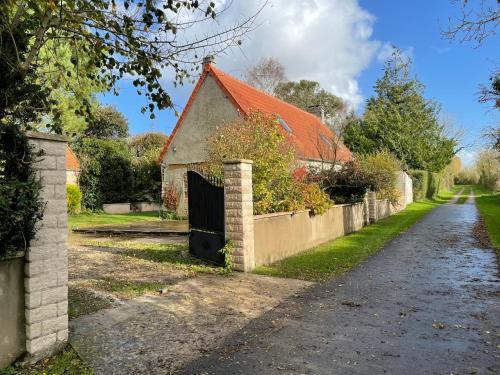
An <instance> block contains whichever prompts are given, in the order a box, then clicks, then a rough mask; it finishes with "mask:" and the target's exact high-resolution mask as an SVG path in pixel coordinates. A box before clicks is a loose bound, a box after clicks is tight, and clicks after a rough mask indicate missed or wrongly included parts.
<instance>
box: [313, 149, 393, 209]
mask: <svg viewBox="0 0 500 375" xmlns="http://www.w3.org/2000/svg"><path fill="white" fill-rule="evenodd" d="M399 170H400V163H399V161H398V160H397V159H396V158H395V157H394V156H393V155H392V154H391V153H389V152H387V151H377V152H375V153H373V154H370V155H362V156H359V157H358V159H357V160H351V161H348V162H346V163H344V164H342V165H341V166H336V167H335V168H331V169H330V170H327V171H322V172H320V173H319V174H317V175H316V176H314V173H313V177H312V178H313V179H316V180H319V181H321V185H322V186H323V188H324V189H325V191H327V192H328V194H329V195H330V198H331V199H333V200H334V201H335V202H336V203H355V202H360V201H362V200H363V199H364V196H365V193H366V192H367V191H368V190H372V191H376V192H377V196H378V197H379V198H381V199H388V200H389V201H390V202H392V203H396V202H397V201H398V199H399V196H400V194H399V191H398V190H397V189H396V178H397V176H396V172H397V171H399Z"/></svg>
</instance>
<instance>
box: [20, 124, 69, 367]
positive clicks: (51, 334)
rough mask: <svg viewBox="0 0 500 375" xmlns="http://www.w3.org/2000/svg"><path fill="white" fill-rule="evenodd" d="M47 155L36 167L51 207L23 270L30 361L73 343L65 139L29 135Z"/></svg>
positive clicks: (47, 204) (45, 135)
mask: <svg viewBox="0 0 500 375" xmlns="http://www.w3.org/2000/svg"><path fill="white" fill-rule="evenodd" d="M28 135H29V137H30V141H31V143H32V144H33V145H34V146H35V149H37V150H40V149H41V150H43V151H44V155H43V157H42V160H41V161H40V162H38V163H36V164H35V168H36V169H37V171H38V173H39V175H40V177H41V179H42V184H43V191H42V198H43V200H44V201H45V202H46V206H45V211H44V215H43V220H42V221H41V222H40V223H39V224H38V228H39V229H38V231H37V234H36V237H35V239H34V240H32V241H31V244H30V247H29V249H27V251H26V263H25V268H24V273H25V279H24V291H25V294H24V297H25V318H26V319H25V327H26V351H27V354H28V357H27V359H28V360H29V361H36V360H38V359H40V358H41V357H43V356H45V355H50V354H52V353H53V352H55V351H56V350H58V349H59V348H60V347H61V346H62V345H64V343H66V342H67V341H68V254H67V237H68V214H67V207H66V144H67V143H66V138H65V137H62V136H54V135H49V134H43V133H36V132H30V133H29V134H28Z"/></svg>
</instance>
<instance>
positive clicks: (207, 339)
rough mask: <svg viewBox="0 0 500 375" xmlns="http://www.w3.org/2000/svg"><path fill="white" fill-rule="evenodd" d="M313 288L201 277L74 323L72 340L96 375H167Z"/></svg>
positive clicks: (288, 282)
mask: <svg viewBox="0 0 500 375" xmlns="http://www.w3.org/2000/svg"><path fill="white" fill-rule="evenodd" d="M310 285H311V283H309V282H305V281H299V280H290V279H279V278H271V277H265V276H257V275H251V274H233V275H231V276H222V275H205V276H199V277H197V278H192V279H189V280H185V281H183V282H181V283H178V284H176V285H173V286H170V287H168V288H166V290H165V291H164V293H163V294H162V295H161V296H152V295H148V296H142V297H139V298H136V299H133V300H130V301H127V302H124V303H123V304H122V305H121V306H120V307H117V308H113V309H108V310H102V311H100V312H97V313H96V314H93V315H87V316H84V317H81V318H79V319H75V320H73V321H72V322H71V327H72V334H71V344H72V345H73V347H74V348H75V350H76V351H77V352H78V354H79V355H80V356H81V357H82V358H83V359H84V360H85V362H87V363H89V364H90V365H91V366H92V367H93V369H94V371H95V372H96V374H118V373H120V374H123V373H130V374H171V373H174V372H175V371H176V370H178V369H179V368H181V367H182V366H183V365H184V364H186V363H187V362H189V361H191V360H193V359H196V358H199V357H200V356H204V355H206V353H208V352H210V351H212V350H213V349H215V348H217V347H218V345H219V344H220V343H221V342H222V341H223V339H224V338H225V337H226V336H228V335H230V334H233V333H235V332H236V331H238V330H239V329H241V328H243V327H244V326H245V325H246V324H247V323H248V322H249V321H251V320H252V319H255V318H258V317H259V316H261V315H262V314H264V313H265V312H266V311H269V310H271V309H272V308H274V307H275V306H277V305H278V304H279V303H280V302H281V301H282V300H283V299H286V298H288V297H290V296H293V295H295V294H297V293H298V292H299V291H301V290H303V289H304V288H306V287H308V286H310ZM245 334H246V333H245V332H242V333H241V337H244V336H245Z"/></svg>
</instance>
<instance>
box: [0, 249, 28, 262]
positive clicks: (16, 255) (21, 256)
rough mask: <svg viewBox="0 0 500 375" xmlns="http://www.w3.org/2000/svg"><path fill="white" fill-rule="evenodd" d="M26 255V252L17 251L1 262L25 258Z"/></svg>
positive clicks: (1, 258)
mask: <svg viewBox="0 0 500 375" xmlns="http://www.w3.org/2000/svg"><path fill="white" fill-rule="evenodd" d="M25 255H26V252H25V251H16V252H15V253H13V254H10V255H8V256H4V257H0V262H3V261H6V260H10V259H17V258H24V256H25Z"/></svg>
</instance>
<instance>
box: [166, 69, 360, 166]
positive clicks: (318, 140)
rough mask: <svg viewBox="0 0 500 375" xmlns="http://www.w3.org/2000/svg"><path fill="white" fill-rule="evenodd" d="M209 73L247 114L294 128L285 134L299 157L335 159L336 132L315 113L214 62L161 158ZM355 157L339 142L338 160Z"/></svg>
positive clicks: (242, 111)
mask: <svg viewBox="0 0 500 375" xmlns="http://www.w3.org/2000/svg"><path fill="white" fill-rule="evenodd" d="M208 74H210V75H211V76H212V77H214V79H215V81H216V82H217V83H218V84H219V86H220V87H221V89H222V90H224V91H225V93H226V94H227V96H228V98H229V99H230V100H231V101H232V102H233V104H234V105H235V106H236V108H237V109H238V110H240V112H241V113H243V114H244V115H247V114H249V113H250V112H252V111H260V112H263V113H265V114H268V115H273V116H274V115H277V116H279V117H281V119H283V120H284V121H285V123H286V125H287V126H288V128H289V129H291V133H290V132H289V131H288V132H287V131H286V130H285V129H284V132H285V134H287V135H288V138H289V139H291V141H292V143H293V144H294V146H295V150H296V151H297V153H298V156H299V157H301V158H303V159H309V160H324V161H331V160H333V159H334V152H333V147H332V146H331V144H332V139H334V137H335V135H334V133H333V131H332V130H331V129H330V128H329V127H327V126H326V125H325V124H323V123H322V122H321V120H320V119H319V118H318V117H316V116H315V115H313V114H311V113H309V112H306V111H303V110H302V109H300V108H297V107H295V106H294V105H291V104H289V103H286V102H284V101H282V100H279V99H277V98H275V97H274V96H271V95H269V94H266V93H264V92H262V91H260V90H257V89H256V88H254V87H252V86H250V85H248V84H246V83H244V82H242V81H240V80H238V79H236V78H234V77H232V76H230V75H229V74H226V73H224V72H223V71H221V70H219V69H217V68H216V67H214V66H213V65H212V64H208V65H206V66H205V68H204V71H203V74H202V75H201V77H200V79H199V81H198V83H197V84H196V86H195V88H194V90H193V93H192V94H191V97H190V98H189V100H188V102H187V104H186V107H185V108H184V111H183V112H182V115H181V117H180V118H179V121H178V122H177V124H176V126H175V128H174V130H173V132H172V135H171V136H170V138H169V140H168V142H167V143H166V144H165V147H164V149H163V151H162V153H161V155H160V161H161V159H163V156H164V155H165V153H166V152H167V149H168V146H169V145H170V141H171V140H172V139H173V138H174V137H175V134H176V132H177V130H178V128H179V127H180V126H181V124H182V122H183V120H184V117H185V115H186V113H187V112H188V111H189V108H190V106H191V103H192V102H193V100H194V98H195V96H196V94H197V92H198V91H199V89H200V87H201V85H202V83H203V81H204V80H205V78H206V76H207V75H208ZM351 158H352V154H351V152H350V151H349V149H348V148H347V147H345V146H344V145H343V144H340V146H339V147H338V150H337V160H338V161H347V160H349V159H351Z"/></svg>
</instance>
